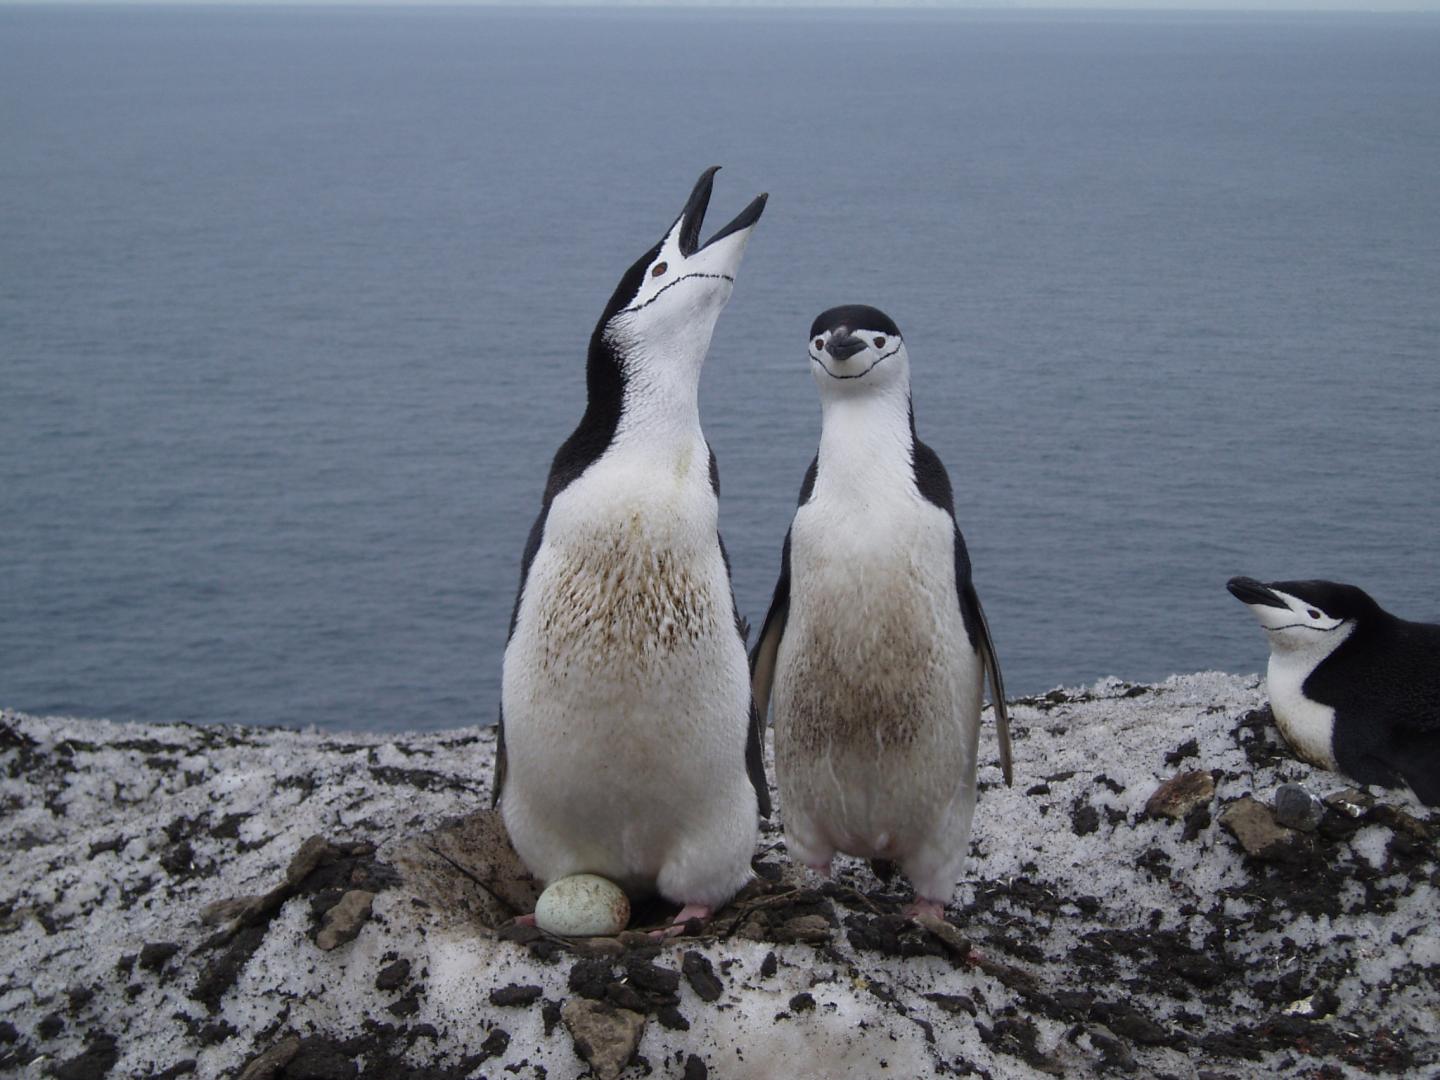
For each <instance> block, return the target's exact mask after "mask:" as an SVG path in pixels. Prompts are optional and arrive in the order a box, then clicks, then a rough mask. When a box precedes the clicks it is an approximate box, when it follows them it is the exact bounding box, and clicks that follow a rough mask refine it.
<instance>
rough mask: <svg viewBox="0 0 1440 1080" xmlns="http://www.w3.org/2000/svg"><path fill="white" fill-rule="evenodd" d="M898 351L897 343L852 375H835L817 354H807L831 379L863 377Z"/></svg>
mask: <svg viewBox="0 0 1440 1080" xmlns="http://www.w3.org/2000/svg"><path fill="white" fill-rule="evenodd" d="M899 351H900V346H899V345H896V346H895V348H893V349H891V350H890V351H889V352H887V353H885V354H884V355H883V356H880V357H877V358H876V360H875V362H874V363H873V364H871V365H870V366H869V367H867V368H866V369H865V370H864V371H860V372H856V373H855V374H854V375H836V374H835V373H834V372H833V371H831V370H830V368H829V367H828V366H827V365H826V363H825V361H823V360H821V359H820V358H819V357H818V356H816V355H815V354H814V353H811V354H809V355H810V359H811V360H813V361H815V363H817V364H819V365H820V370H821V371H823V372H825V374H826V375H829V376H830V377H831V378H832V379H863V378H864V377H865V376H866V375H869V374H870V372H872V371H874V370H875V369H876V368H877V367H879V366H880V363H881V361H883V360H888V359H890V357H892V356H894V355H895V354H896V353H897V352H899Z"/></svg>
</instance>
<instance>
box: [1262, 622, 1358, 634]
mask: <svg viewBox="0 0 1440 1080" xmlns="http://www.w3.org/2000/svg"><path fill="white" fill-rule="evenodd" d="M1344 625H1345V623H1344V621H1343V620H1342V621H1340V622H1338V623H1336V624H1335V625H1334V626H1311V625H1310V624H1309V623H1303V622H1292V623H1286V624H1285V625H1284V626H1267V627H1265V628H1264V630H1265V632H1266V633H1267V634H1278V633H1279V632H1280V631H1281V630H1314V631H1315V632H1316V633H1317V634H1333V633H1334V632H1335V631H1336V630H1339V629H1340V627H1342V626H1344Z"/></svg>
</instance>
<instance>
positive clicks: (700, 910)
mask: <svg viewBox="0 0 1440 1080" xmlns="http://www.w3.org/2000/svg"><path fill="white" fill-rule="evenodd" d="M712 914H714V909H713V908H710V907H708V906H706V905H705V904H686V905H685V906H684V907H682V908H681V909H680V910H679V911H678V912H677V913H676V915H675V919H674V921H672V922H671V923H670V925H669V926H666V927H663V928H662V929H660V930H651V931H650V936H651V937H652V938H654V939H655V940H656V941H665V940H668V939H669V938H673V937H679V936H680V935H681V934H683V933H685V930H686V928H687V927H688V926H689V924H690V920H691V919H708V918H710V916H711V915H712Z"/></svg>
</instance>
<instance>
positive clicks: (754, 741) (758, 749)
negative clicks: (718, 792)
mask: <svg viewBox="0 0 1440 1080" xmlns="http://www.w3.org/2000/svg"><path fill="white" fill-rule="evenodd" d="M745 771H746V772H747V773H748V774H749V776H750V786H751V787H753V788H754V789H755V803H756V805H757V806H758V807H759V809H760V816H761V817H762V818H764V819H765V820H766V821H769V820H770V784H769V781H767V780H766V779H765V725H764V724H763V723H762V722H761V720H760V714H759V713H758V712H756V711H755V702H754V701H753V700H752V701H751V702H750V731H749V734H748V735H747V736H746V739H745Z"/></svg>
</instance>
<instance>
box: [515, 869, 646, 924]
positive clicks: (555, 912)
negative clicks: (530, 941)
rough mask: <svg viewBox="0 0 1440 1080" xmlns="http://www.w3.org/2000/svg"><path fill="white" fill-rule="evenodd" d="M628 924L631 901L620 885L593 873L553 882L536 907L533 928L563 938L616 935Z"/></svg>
mask: <svg viewBox="0 0 1440 1080" xmlns="http://www.w3.org/2000/svg"><path fill="white" fill-rule="evenodd" d="M629 921H630V900H629V898H628V897H626V895H625V893H624V891H623V890H622V889H621V888H620V886H618V885H616V884H615V883H614V882H613V881H607V880H606V879H605V878H603V877H597V876H596V875H595V874H572V875H570V876H569V877H563V878H560V879H558V880H557V881H552V882H551V883H550V884H549V885H548V886H547V887H546V889H545V891H544V892H542V893H541V894H540V899H539V901H537V902H536V904H535V925H536V926H538V927H539V928H540V929H541V930H545V931H547V932H549V933H551V934H560V935H563V936H564V937H600V936H608V935H611V934H618V933H619V932H620V931H621V930H624V929H625V925H626V924H627V923H628V922H629Z"/></svg>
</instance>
